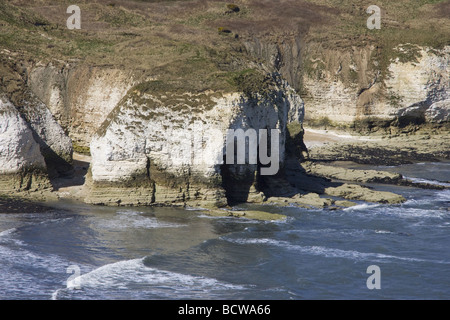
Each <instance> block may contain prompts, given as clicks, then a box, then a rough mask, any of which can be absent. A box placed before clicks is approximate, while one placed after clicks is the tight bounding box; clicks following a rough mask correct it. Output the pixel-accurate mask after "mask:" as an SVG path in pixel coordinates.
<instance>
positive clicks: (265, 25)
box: [0, 0, 450, 91]
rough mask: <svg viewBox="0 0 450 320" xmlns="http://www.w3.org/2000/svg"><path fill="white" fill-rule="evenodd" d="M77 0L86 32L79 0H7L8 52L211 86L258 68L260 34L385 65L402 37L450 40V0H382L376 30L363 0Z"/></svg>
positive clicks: (2, 13) (0, 15)
mask: <svg viewBox="0 0 450 320" xmlns="http://www.w3.org/2000/svg"><path fill="white" fill-rule="evenodd" d="M76 2H77V3H76V4H77V5H78V6H79V7H80V9H81V29H80V30H69V29H68V28H67V27H66V22H67V19H68V18H69V17H70V14H68V13H66V10H67V8H68V7H69V6H70V5H72V4H74V3H73V1H71V0H70V1H68V0H62V1H61V0H28V1H25V0H6V1H2V2H1V3H0V53H1V55H3V56H10V57H14V56H16V57H18V58H17V59H16V60H18V61H23V62H25V63H26V62H27V61H32V62H33V63H36V62H38V61H40V62H43V63H48V62H50V61H52V62H53V63H57V62H58V61H60V62H61V63H67V62H68V63H77V62H79V61H82V62H83V63H86V64H88V65H96V66H102V65H105V66H113V67H117V68H127V69H131V70H135V71H136V72H142V73H143V74H146V75H147V76H148V77H151V78H156V79H159V80H161V81H163V82H169V81H172V82H173V81H175V82H184V81H189V82H190V84H191V87H192V88H193V89H195V90H200V91H201V90H205V89H209V88H210V89H216V88H222V89H224V90H230V89H233V88H235V87H236V85H238V82H239V81H235V80H236V79H237V78H238V77H239V74H240V73H241V72H246V70H248V69H249V68H250V69H251V68H258V65H259V64H258V62H259V61H258V60H257V59H256V58H255V57H250V56H249V54H248V53H247V52H246V49H245V46H244V43H245V41H249V40H250V39H251V40H253V41H254V39H259V40H258V41H260V40H264V39H267V40H274V39H275V41H276V42H282V41H283V39H288V38H292V37H294V38H296V39H300V41H312V42H318V43H321V45H322V46H324V47H326V48H338V49H339V48H342V50H347V49H348V48H352V47H358V46H366V45H374V46H377V47H379V48H380V50H382V51H383V52H384V63H387V62H388V61H389V60H390V59H392V58H393V57H394V56H396V55H398V52H396V51H395V50H394V49H393V48H395V46H396V45H398V44H401V43H410V44H417V45H426V46H431V47H436V48H439V47H442V46H444V45H449V44H450V23H449V17H450V1H442V0H413V1H409V0H400V1H390V0H379V1H377V5H378V6H379V7H380V8H381V9H382V27H381V29H380V30H369V29H368V28H367V26H366V20H367V18H368V17H369V16H370V14H368V13H367V12H366V9H367V6H368V4H367V1H362V0H355V1H347V0H236V1H233V2H230V1H218V0H179V1H175V0H140V1H131V0H130V1H125V0H96V1H88V0H78V1H76ZM236 7H237V8H238V9H236ZM230 8H234V9H233V10H231V9H230ZM223 30H227V32H223ZM221 31H222V32H221ZM403 58H405V57H403ZM406 58H408V59H414V57H413V56H411V57H406Z"/></svg>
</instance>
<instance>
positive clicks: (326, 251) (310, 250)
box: [226, 238, 450, 264]
mask: <svg viewBox="0 0 450 320" xmlns="http://www.w3.org/2000/svg"><path fill="white" fill-rule="evenodd" d="M226 240H227V241H230V242H233V243H239V244H267V245H273V246H277V247H282V248H285V249H288V250H293V251H297V252H300V253H305V254H312V255H319V256H324V257H326V258H346V259H351V260H386V259H390V260H402V261H409V262H432V263H441V264H450V262H448V261H434V260H425V259H419V258H411V257H400V256H394V255H388V254H382V253H374V252H359V251H356V250H343V249H336V248H329V247H323V246H301V245H296V244H291V243H289V242H287V241H280V240H275V239H267V238H262V239H226Z"/></svg>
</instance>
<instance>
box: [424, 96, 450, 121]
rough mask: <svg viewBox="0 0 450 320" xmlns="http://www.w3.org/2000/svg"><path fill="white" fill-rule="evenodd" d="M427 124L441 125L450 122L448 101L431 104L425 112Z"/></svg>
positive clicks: (449, 102) (449, 101)
mask: <svg viewBox="0 0 450 320" xmlns="http://www.w3.org/2000/svg"><path fill="white" fill-rule="evenodd" d="M425 119H426V121H427V122H434V123H442V122H449V121H450V99H448V100H443V101H438V102H435V103H433V104H432V105H431V106H430V107H429V108H428V109H427V110H426V111H425Z"/></svg>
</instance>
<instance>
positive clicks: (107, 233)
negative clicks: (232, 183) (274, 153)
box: [0, 163, 450, 300]
mask: <svg viewBox="0 0 450 320" xmlns="http://www.w3.org/2000/svg"><path fill="white" fill-rule="evenodd" d="M378 169H381V168H380V167H378ZM449 169H450V164H449V163H435V164H415V165H408V166H401V167H397V168H384V170H392V171H400V172H401V173H402V174H404V175H406V176H408V177H411V178H415V179H426V180H427V181H431V182H433V183H447V182H448V181H449V180H450V170H449ZM374 187H376V188H377V189H379V190H390V191H395V192H398V193H401V194H403V195H404V196H405V197H406V198H407V199H408V200H407V201H406V202H405V203H403V204H401V205H380V204H368V203H363V202H360V203H359V205H358V206H356V207H352V208H347V209H343V210H336V211H332V210H307V209H301V208H294V207H288V208H277V207H268V206H253V207H254V208H256V209H261V208H262V209H264V210H268V211H270V212H274V213H283V214H285V215H287V216H288V219H287V220H286V221H283V222H257V221H250V220H245V219H237V218H212V217H208V216H206V215H204V214H203V213H202V211H200V210H195V209H189V210H186V209H176V208H106V207H95V206H88V205H84V204H79V203H71V202H61V203H58V204H56V206H57V207H56V208H55V209H54V210H51V211H49V212H45V213H28V214H5V213H3V214H0V257H1V259H0V288H1V289H0V299H286V300H288V299H380V298H381V299H448V298H450V274H449V272H448V271H449V270H450V250H449V249H448V248H449V245H450V232H449V231H450V211H449V207H450V206H449V204H450V190H424V189H416V188H407V187H395V186H384V185H376V186H374ZM371 265H377V266H379V268H380V271H381V275H380V281H381V289H379V290H377V289H374V290H369V289H368V288H367V285H366V281H367V278H368V277H369V276H370V275H371V274H368V273H367V268H368V267H369V266H371Z"/></svg>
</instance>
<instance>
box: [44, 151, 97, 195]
mask: <svg viewBox="0 0 450 320" xmlns="http://www.w3.org/2000/svg"><path fill="white" fill-rule="evenodd" d="M90 162H91V157H90V156H86V155H82V154H78V153H74V155H73V163H72V170H71V172H70V174H66V175H59V176H56V177H54V178H52V179H50V182H51V183H52V186H53V188H54V190H55V191H61V189H66V188H71V187H80V186H83V185H84V183H85V182H86V175H87V173H88V170H89V166H90Z"/></svg>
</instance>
